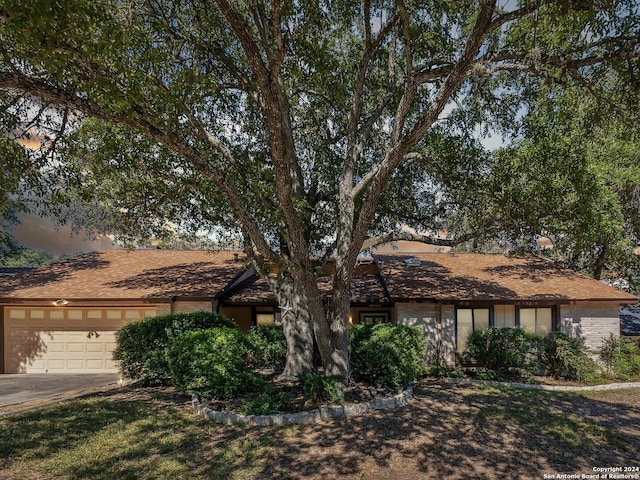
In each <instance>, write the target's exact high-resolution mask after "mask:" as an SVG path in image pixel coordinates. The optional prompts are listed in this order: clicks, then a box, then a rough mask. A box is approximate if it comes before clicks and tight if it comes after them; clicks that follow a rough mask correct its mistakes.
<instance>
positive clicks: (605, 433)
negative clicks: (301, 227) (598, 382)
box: [0, 383, 640, 480]
mask: <svg viewBox="0 0 640 480" xmlns="http://www.w3.org/2000/svg"><path fill="white" fill-rule="evenodd" d="M639 397H640V392H638V391H637V390H636V391H635V392H634V393H633V394H632V396H631V397H629V399H631V400H629V401H626V400H625V403H606V402H603V401H600V400H597V399H589V398H584V397H581V396H578V395H563V394H550V393H545V392H535V391H520V390H500V389H496V388H473V387H466V386H461V385H450V384H442V383H423V384H419V385H418V386H417V387H416V388H415V396H414V399H413V400H412V401H411V403H410V404H409V405H408V406H407V407H404V408H400V409H398V410H395V411H387V412H379V413H375V414H373V415H370V416H364V417H359V418H354V419H349V420H338V421H332V422H322V423H318V424H313V425H303V426H294V427H274V428H260V427H240V426H224V425H216V424H212V423H210V422H206V421H204V420H201V419H199V418H198V417H196V416H195V414H194V413H193V411H192V410H191V408H190V407H189V406H188V405H185V404H184V398H182V400H180V401H176V402H172V401H168V400H167V399H166V398H165V399H146V400H145V399H133V400H132V399H129V400H122V399H118V398H113V399H109V398H100V397H95V398H88V399H82V400H76V401H72V402H68V403H64V404H61V405H58V406H55V407H47V408H44V409H42V410H39V411H36V412H29V413H27V414H23V415H20V416H16V417H14V418H8V419H3V420H2V421H0V472H1V471H2V469H3V468H7V472H8V474H9V475H11V474H12V473H16V471H15V470H12V469H16V468H18V467H16V465H28V466H29V468H31V465H32V464H31V463H29V462H38V461H40V462H41V463H38V468H39V469H43V470H45V471H47V472H48V473H52V474H54V475H59V476H62V477H64V478H112V479H118V478H193V479H198V478H212V479H229V478H233V479H255V478H264V479H272V478H277V479H302V478H304V479H307V478H322V479H323V480H329V479H334V478H348V479H359V478H362V479H383V478H384V479H387V478H392V479H397V480H401V479H404V478H428V477H432V476H433V477H438V478H452V479H454V478H462V477H465V478H531V477H536V478H542V476H543V474H545V473H549V474H551V473H565V474H575V473H591V469H592V468H593V467H595V466H618V465H626V466H635V465H638V460H637V459H638V453H639V450H640V411H639V409H638V408H637V407H636V406H634V405H633V402H634V401H635V402H636V403H637V401H638V398H639ZM114 400H117V401H114ZM42 459H44V460H42ZM25 462H27V463H25ZM43 462H44V463H43ZM0 478H3V475H2V473H0ZM5 478H12V477H5ZM56 478H58V477H56Z"/></svg>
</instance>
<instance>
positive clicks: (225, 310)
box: [219, 307, 252, 332]
mask: <svg viewBox="0 0 640 480" xmlns="http://www.w3.org/2000/svg"><path fill="white" fill-rule="evenodd" d="M219 313H220V315H224V316H225V317H227V318H230V319H231V320H233V321H234V322H235V323H236V324H237V325H238V330H240V331H241V332H248V331H249V329H250V328H251V322H252V314H251V307H220V310H219Z"/></svg>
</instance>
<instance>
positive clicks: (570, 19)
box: [0, 0, 640, 376]
mask: <svg viewBox="0 0 640 480" xmlns="http://www.w3.org/2000/svg"><path fill="white" fill-rule="evenodd" d="M637 10H638V8H637V6H636V5H635V2H631V1H623V0H615V1H614V0H611V1H604V0H603V1H598V0H596V1H593V2H584V1H579V0H563V1H562V0H556V1H554V0H531V1H528V0H527V1H520V2H515V1H505V2H498V1H497V0H479V1H475V2H471V1H470V2H451V1H446V0H431V1H421V2H418V1H410V0H382V1H371V0H365V1H363V2H359V1H350V0H341V1H306V0H303V1H294V2H292V1H281V0H272V1H270V2H267V1H257V0H256V1H234V0H177V1H176V0H173V1H165V0H147V1H145V0H119V1H116V0H74V1H69V0H56V1H54V0H44V1H43V0H39V1H24V0H22V1H16V0H5V1H4V2H3V3H2V5H1V6H0V49H1V50H2V56H1V57H0V101H1V102H2V104H3V107H4V108H3V109H2V113H1V115H2V122H3V126H4V127H5V129H6V132H7V134H8V135H18V136H20V135H23V134H24V135H28V134H32V133H33V132H34V131H35V132H38V134H40V135H46V137H47V141H45V142H44V143H43V144H42V147H41V148H40V149H39V150H37V151H33V152H31V153H29V155H30V156H31V158H32V160H33V162H35V165H37V170H38V171H39V172H40V173H41V174H42V176H43V177H46V178H47V179H48V184H49V185H53V186H54V187H58V188H57V189H56V188H54V189H53V192H52V195H51V197H50V199H49V200H50V201H63V202H82V203H83V204H84V205H85V206H86V209H85V211H86V212H87V215H89V214H92V213H93V214H95V215H100V214H104V211H105V206H108V207H110V208H112V210H111V211H110V215H108V216H106V217H102V218H103V222H104V223H103V225H105V226H106V225H109V226H114V224H115V226H118V227H121V228H125V227H127V228H129V229H130V230H131V231H134V229H136V228H139V227H140V225H142V226H143V227H148V228H150V229H152V228H161V227H162V226H164V224H165V223H166V222H167V221H171V222H174V223H176V224H181V225H193V226H201V227H204V226H207V225H218V226H221V227H223V228H224V229H225V230H226V229H229V230H234V229H235V230H236V231H237V232H238V233H239V235H240V236H241V238H242V239H243V242H244V246H245V251H246V252H247V254H248V255H249V257H250V258H251V261H252V263H253V264H254V266H255V267H256V269H257V270H258V271H259V272H260V273H261V274H262V275H264V276H265V278H267V280H268V281H269V282H270V285H271V287H272V288H273V290H274V292H275V294H276V296H277V297H278V299H279V301H280V302H281V304H282V305H286V306H287V307H288V308H286V309H285V310H284V315H283V322H284V328H285V333H286V335H287V339H288V346H289V351H288V361H287V366H286V368H285V372H284V373H285V375H290V376H293V375H296V374H298V373H300V372H302V371H305V370H308V369H310V368H311V367H312V358H313V356H312V352H313V339H314V338H315V340H316V341H317V345H318V348H319V351H320V354H321V357H322V362H323V365H324V368H325V371H326V372H328V373H339V374H343V375H346V374H348V370H349V353H348V329H349V325H348V317H349V298H350V292H349V290H350V282H351V278H352V276H353V273H354V269H355V266H356V262H357V258H358V255H359V253H360V252H361V251H362V249H363V248H370V247H371V246H373V245H375V244H376V243H379V242H381V241H389V240H391V239H393V238H401V237H403V238H412V237H413V235H409V234H401V233H399V232H396V234H393V232H394V231H395V230H396V229H397V225H398V223H399V222H405V223H407V224H410V225H413V226H417V227H420V228H421V229H422V231H432V232H435V231H438V230H439V229H440V228H441V227H442V226H443V225H444V224H446V226H447V228H448V231H449V233H450V238H447V239H433V241H434V242H437V243H441V244H455V243H456V242H460V241H462V240H464V239H467V238H470V237H471V236H473V235H475V234H476V233H477V232H475V228H474V226H476V225H477V226H479V227H481V228H482V229H487V228H489V229H490V228H491V225H487V224H482V223H477V224H476V223H474V222H469V221H466V220H465V219H464V217H465V215H464V212H472V211H473V205H474V195H475V196H476V197H475V198H477V195H485V196H486V195H491V192H478V191H474V190H473V186H474V185H476V182H475V180H476V179H477V177H481V176H482V175H483V173H484V172H485V169H486V165H485V164H484V163H483V159H484V158H485V157H484V155H483V153H482V151H481V149H479V148H478V147H477V145H475V144H474V142H473V141H472V140H470V132H473V131H474V129H476V128H478V126H481V127H487V126H495V127H496V128H498V127H501V128H504V129H505V130H504V131H505V132H506V131H508V125H509V123H510V122H511V121H513V120H514V119H515V118H518V116H522V115H524V114H526V111H527V102H528V100H529V99H531V98H534V97H535V96H536V94H537V93H538V92H539V88H540V86H541V85H544V84H549V83H553V84H555V85H578V86H581V88H583V90H584V94H585V95H596V94H600V93H602V94H604V95H606V90H603V89H602V88H600V87H601V84H600V82H599V79H601V78H602V77H603V76H606V75H607V72H608V71H610V69H617V70H618V71H619V72H623V73H621V74H624V75H626V76H627V77H628V78H637V75H638V53H639V52H638V29H639V28H640V20H639V18H638V12H637ZM636 81H637V80H636ZM7 161H9V160H7ZM69 185H75V186H76V187H78V188H77V189H75V190H73V191H72V192H71V190H68V187H69ZM65 189H67V190H65ZM91 189H93V191H94V198H95V199H96V200H99V202H97V203H95V205H93V207H94V208H93V210H92V206H91V203H90V202H88V200H90V197H91V196H90V195H89V194H88V192H89V191H91ZM69 192H71V193H69ZM87 195H89V196H87ZM450 211H451V212H453V211H455V212H456V215H457V216H452V217H451V218H448V216H447V215H448V212H450ZM114 219H115V220H114ZM390 232H392V233H391V234H390ZM329 259H331V261H332V264H333V270H332V274H331V275H332V276H331V282H332V286H333V289H332V296H331V299H330V301H329V302H327V301H323V297H322V295H321V294H320V291H319V289H318V284H317V274H318V271H319V268H320V267H321V266H322V264H323V263H326V262H327V261H329ZM270 272H271V273H272V274H269V273H270Z"/></svg>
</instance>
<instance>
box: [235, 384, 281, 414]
mask: <svg viewBox="0 0 640 480" xmlns="http://www.w3.org/2000/svg"><path fill="white" fill-rule="evenodd" d="M291 398H292V396H291V395H290V394H288V393H281V392H278V391H276V389H275V388H274V387H273V385H265V388H264V391H263V392H262V393H261V394H260V395H258V396H257V397H256V398H254V399H251V400H246V401H245V402H244V403H243V404H242V407H241V409H240V413H241V414H243V415H271V414H273V413H280V412H283V411H285V409H286V408H287V406H288V405H289V403H290V402H291Z"/></svg>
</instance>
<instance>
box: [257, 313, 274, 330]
mask: <svg viewBox="0 0 640 480" xmlns="http://www.w3.org/2000/svg"><path fill="white" fill-rule="evenodd" d="M275 323H276V315H275V313H256V325H258V326H259V327H260V326H262V325H275Z"/></svg>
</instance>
